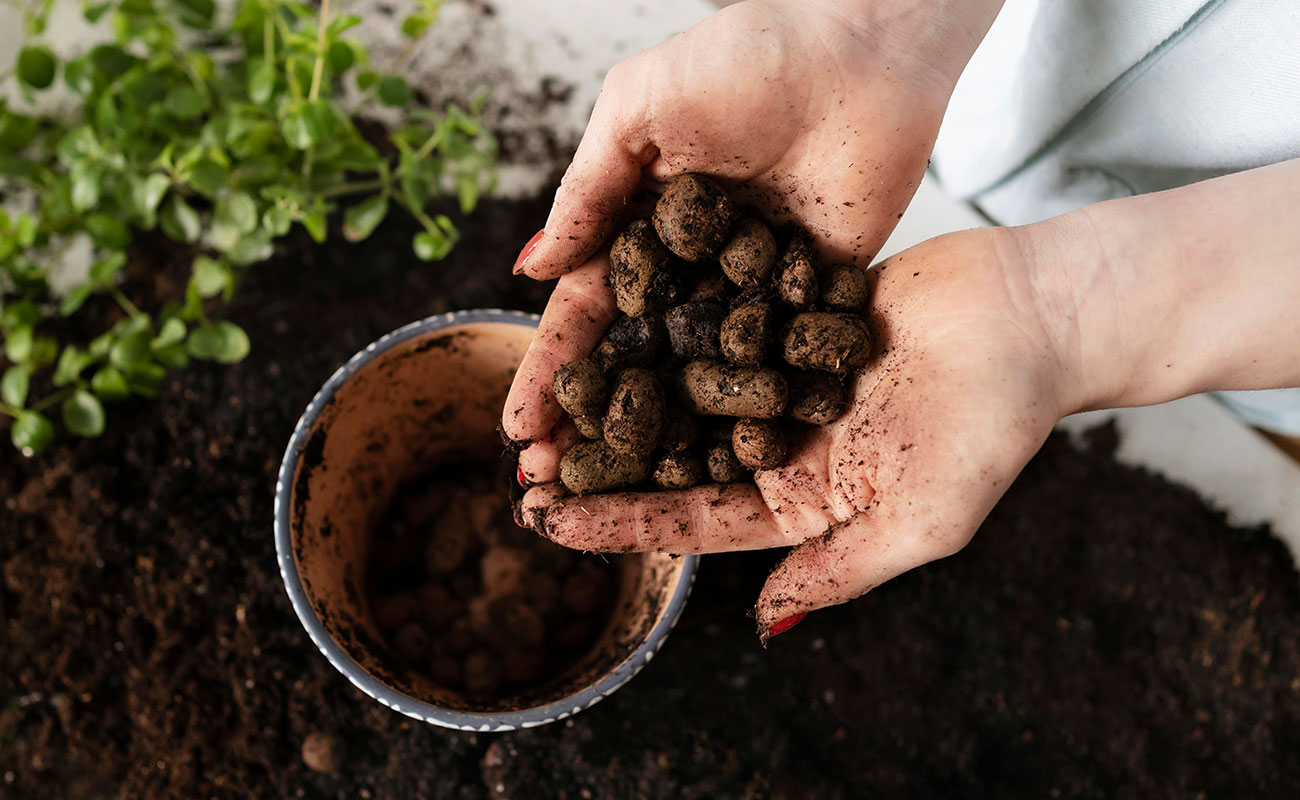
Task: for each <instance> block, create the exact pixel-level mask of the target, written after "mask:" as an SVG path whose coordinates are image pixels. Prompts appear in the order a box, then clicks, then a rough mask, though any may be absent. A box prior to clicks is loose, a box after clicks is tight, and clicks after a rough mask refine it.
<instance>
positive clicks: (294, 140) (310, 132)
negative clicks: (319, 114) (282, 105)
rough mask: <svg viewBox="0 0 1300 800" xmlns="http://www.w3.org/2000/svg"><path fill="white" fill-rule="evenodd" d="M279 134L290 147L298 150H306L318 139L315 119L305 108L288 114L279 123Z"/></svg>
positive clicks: (318, 131)
mask: <svg viewBox="0 0 1300 800" xmlns="http://www.w3.org/2000/svg"><path fill="white" fill-rule="evenodd" d="M280 133H281V134H283V136H284V140H285V141H286V142H288V143H289V146H290V147H293V148H296V149H298V150H306V149H307V148H308V147H311V146H312V145H313V144H315V143H316V140H317V139H318V138H320V129H319V128H318V127H317V124H316V117H315V116H314V115H313V114H312V113H311V111H310V110H309V109H307V108H300V109H298V110H296V111H292V112H290V113H289V115H288V116H286V117H285V118H284V121H283V122H281V123H280Z"/></svg>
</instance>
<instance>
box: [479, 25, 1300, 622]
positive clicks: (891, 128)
mask: <svg viewBox="0 0 1300 800" xmlns="http://www.w3.org/2000/svg"><path fill="white" fill-rule="evenodd" d="M950 5H960V6H961V7H960V8H949V6H950ZM998 5H1000V4H999V3H996V2H991V3H990V2H983V3H973V4H949V3H944V2H935V3H929V4H926V3H918V4H915V7H913V4H911V3H906V2H905V3H884V2H878V3H871V2H867V3H856V4H846V3H837V2H832V0H826V1H825V2H808V3H800V4H797V7H796V4H782V3H779V2H775V0H773V1H772V2H767V1H766V0H750V1H749V2H746V3H742V4H740V5H737V6H732V7H730V8H728V9H726V10H724V11H722V12H719V13H718V14H716V15H714V16H713V17H711V18H710V19H708V20H706V21H705V22H703V23H701V24H700V25H698V26H696V27H695V28H693V29H691V30H690V31H687V32H686V33H684V34H681V35H679V36H677V37H674V38H673V39H670V40H669V41H667V42H665V43H663V44H661V45H659V46H658V47H655V48H653V49H651V50H648V51H646V52H644V53H641V54H639V55H637V56H635V57H633V58H631V59H629V60H627V61H624V62H622V63H621V64H619V65H617V66H616V67H615V68H614V69H613V70H611V72H610V73H609V75H608V77H607V79H606V81H605V86H604V88H603V90H602V92H601V95H600V98H599V100H598V102H597V104H596V106H595V109H594V111H593V113H592V118H591V122H590V124H589V127H588V129H587V132H586V134H585V136H584V138H583V140H582V143H581V145H580V147H579V148H578V152H577V154H576V156H575V158H574V161H573V164H572V165H571V167H570V168H569V170H568V172H567V173H566V175H565V178H564V181H563V183H562V184H561V188H560V190H559V192H558V193H557V195H556V199H555V205H554V207H553V209H552V212H551V214H550V217H549V219H548V220H547V223H546V227H545V229H544V230H543V231H542V232H541V233H539V235H538V237H535V238H534V240H533V241H532V242H530V244H529V245H528V247H527V248H525V251H524V252H523V253H522V254H521V256H520V261H519V263H517V264H516V268H515V271H516V272H522V273H523V274H526V275H528V276H530V277H532V278H536V279H549V278H555V277H560V280H559V282H558V284H557V286H556V289H555V292H554V294H553V295H552V297H551V300H550V303H549V305H548V306H547V308H546V311H545V314H544V315H543V317H542V322H541V326H540V328H539V330H538V333H537V336H536V337H535V339H534V345H533V347H532V348H530V350H529V352H528V354H527V355H526V357H525V359H524V362H523V364H522V366H521V367H520V369H519V372H518V374H517V376H516V378H515V383H514V386H513V388H512V391H511V393H510V396H509V399H508V401H507V404H506V408H505V411H504V415H503V427H504V430H505V432H506V434H507V436H509V437H510V438H511V439H513V440H515V441H519V442H523V443H526V446H525V447H524V449H523V450H522V452H521V454H520V461H519V463H520V470H521V472H522V473H523V474H524V476H525V477H526V478H527V480H528V481H529V482H530V483H532V484H538V485H536V486H534V488H532V489H530V490H529V492H528V493H527V494H526V495H525V498H524V501H523V509H522V514H523V517H524V520H525V521H526V522H528V523H529V524H533V525H535V526H537V527H539V528H540V529H541V531H542V532H543V533H544V534H545V535H546V536H548V537H550V538H551V539H553V540H555V541H557V542H559V543H560V544H564V545H567V546H570V547H575V548H580V549H585V550H595V551H602V552H630V551H648V550H655V551H663V552H670V553H708V552H721V551H727V550H743V549H755V548H766V547H779V546H794V549H793V550H792V551H791V552H790V554H789V555H788V556H787V557H786V559H785V560H784V561H783V562H781V564H780V565H779V566H778V567H777V569H776V570H775V571H774V572H773V573H772V574H771V576H770V577H769V578H768V580H767V583H766V585H765V586H764V589H763V591H762V593H761V595H760V597H759V600H758V605H757V608H756V617H757V621H758V627H759V633H760V635H762V636H764V637H767V636H768V635H771V634H773V633H779V632H780V631H782V630H784V629H785V628H787V627H789V625H790V624H793V621H797V620H798V619H800V618H802V615H803V614H805V613H807V612H808V611H811V610H814V609H817V608H822V607H825V606H829V605H833V604H836V603H841V602H844V601H847V600H849V599H851V598H854V597H857V596H859V595H861V594H863V593H865V592H867V591H869V590H870V589H872V588H873V587H875V586H878V585H880V584H881V583H883V582H885V581H887V580H889V579H890V578H893V577H894V576H896V575H899V574H901V573H903V572H906V571H908V570H910V569H912V568H914V567H917V566H919V565H921V564H924V563H927V562H929V561H932V560H935V559H938V558H942V557H945V556H948V555H950V554H952V553H954V552H956V551H958V550H960V549H961V548H962V547H963V546H964V545H965V544H966V543H967V542H968V541H969V540H970V538H971V536H972V535H973V534H974V532H975V530H976V529H977V528H978V526H979V525H980V523H981V522H982V521H983V519H984V518H985V516H986V515H987V514H988V512H989V511H990V510H991V508H992V507H993V505H994V503H996V502H997V500H998V499H999V498H1000V497H1001V495H1002V494H1003V492H1004V491H1005V490H1006V489H1007V487H1008V486H1009V485H1010V483H1011V482H1012V480H1013V479H1014V478H1015V476H1016V475H1017V474H1018V473H1019V471H1020V470H1021V469H1022V468H1023V467H1024V465H1025V464H1026V463H1027V461H1028V460H1029V458H1030V457H1031V456H1032V455H1033V454H1034V452H1036V451H1037V449H1038V448H1039V447H1040V446H1041V444H1042V442H1043V441H1044V439H1045V438H1046V436H1047V435H1048V433H1049V432H1050V430H1051V427H1052V426H1053V425H1054V424H1055V422H1056V421H1057V420H1058V419H1059V418H1060V417H1061V416H1063V415H1065V414H1067V413H1070V412H1072V411H1076V410H1081V409H1083V408H1086V407H1092V406H1100V405H1110V404H1117V403H1135V402H1155V401H1157V400H1161V399H1167V398H1168V397H1172V396H1177V395H1178V394H1181V393H1186V392H1187V391H1191V390H1192V389H1203V388H1210V386H1209V385H1204V384H1215V383H1216V382H1222V380H1221V378H1220V377H1219V376H1220V373H1216V372H1215V371H1214V370H1213V369H1211V368H1210V367H1209V366H1208V364H1209V363H1210V362H1209V359H1208V358H1206V357H1205V355H1204V354H1202V356H1201V357H1200V358H1189V359H1188V361H1187V362H1186V363H1185V364H1184V365H1180V366H1183V369H1181V370H1180V371H1178V373H1177V375H1178V378H1177V379H1174V378H1164V379H1162V380H1163V381H1164V382H1163V383H1162V382H1161V381H1159V380H1157V381H1143V380H1135V379H1134V378H1133V377H1132V376H1133V371H1134V370H1141V369H1143V368H1144V367H1145V366H1147V365H1146V364H1145V362H1142V361H1141V360H1140V358H1139V357H1147V356H1150V355H1151V354H1152V353H1156V354H1158V357H1159V358H1161V359H1163V357H1164V355H1165V353H1163V352H1161V351H1160V349H1159V348H1158V347H1155V346H1152V347H1146V348H1137V350H1136V351H1135V356H1134V358H1132V359H1127V360H1126V359H1124V358H1119V357H1115V353H1113V352H1110V353H1108V349H1109V348H1110V347H1111V346H1112V344H1115V343H1113V342H1112V341H1111V339H1112V338H1115V339H1116V342H1118V339H1119V338H1122V337H1121V334H1120V333H1118V332H1117V329H1116V324H1117V323H1120V322H1124V323H1128V324H1129V326H1130V328H1131V327H1134V326H1136V327H1137V328H1138V329H1139V330H1140V329H1141V326H1142V325H1144V324H1147V325H1156V324H1158V316H1144V317H1142V318H1141V319H1140V320H1134V319H1131V318H1132V317H1135V316H1137V315H1136V314H1135V313H1134V311H1133V307H1132V304H1129V303H1121V302H1119V301H1118V299H1117V298H1119V297H1121V296H1122V295H1123V294H1124V293H1125V292H1127V291H1129V289H1130V288H1132V285H1134V284H1142V283H1145V282H1146V278H1145V277H1144V276H1143V274H1142V273H1141V271H1140V268H1139V266H1138V265H1137V264H1127V263H1120V262H1117V261H1116V260H1115V259H1113V258H1110V257H1109V255H1110V254H1111V253H1112V252H1113V249H1114V248H1115V247H1118V246H1119V243H1122V242H1124V241H1126V240H1125V236H1126V235H1130V234H1131V235H1132V236H1133V237H1134V238H1137V237H1139V236H1145V235H1147V234H1148V233H1149V231H1144V230H1142V227H1141V225H1140V224H1139V223H1136V222H1134V221H1133V216H1134V215H1133V213H1132V212H1133V211H1134V209H1126V210H1123V211H1121V212H1117V213H1113V211H1112V213H1108V212H1105V211H1103V212H1099V213H1089V212H1086V211H1085V212H1083V213H1081V214H1076V215H1070V216H1067V217H1065V218H1062V220H1060V221H1052V222H1049V223H1043V224H1041V225H1038V226H1029V227H1027V228H1021V229H987V230H979V231H968V232H964V233H959V234H953V235H949V236H945V237H941V238H939V239H935V240H932V241H930V242H926V243H924V244H921V245H919V246H917V247H915V248H912V249H911V250H908V251H906V252H904V253H901V254H899V255H897V256H895V257H893V258H891V259H889V260H887V261H885V262H884V263H882V264H880V265H878V267H877V268H876V269H875V270H873V273H872V275H873V278H872V280H873V283H874V285H873V293H872V297H873V300H872V309H871V311H870V317H871V319H870V322H871V325H872V327H873V330H874V332H875V334H876V345H875V346H876V353H875V357H874V358H873V361H872V363H871V365H870V366H869V367H868V368H867V369H866V370H864V371H863V373H862V374H861V375H860V376H859V377H858V379H857V380H856V382H855V384H854V386H853V387H852V400H851V405H850V410H849V412H848V413H847V414H845V415H844V417H842V418H841V419H840V420H839V421H837V422H835V423H833V424H831V425H828V426H826V427H824V428H819V429H816V430H814V431H812V432H810V433H809V434H808V435H807V436H806V437H805V438H804V439H803V440H802V441H799V442H798V443H797V444H796V446H795V447H794V449H793V450H792V454H791V458H790V462H789V463H788V464H787V465H786V466H784V467H781V468H779V469H774V470H766V471H760V472H758V473H756V475H755V479H754V483H753V484H736V485H729V486H702V487H697V488H694V489H689V490H685V491H678V492H666V493H633V494H620V495H598V496H588V497H583V498H574V497H566V496H565V495H564V493H563V490H562V488H561V487H560V486H559V485H558V484H557V483H555V482H556V481H557V479H558V465H559V458H560V456H561V454H562V453H563V452H564V450H565V449H567V448H568V447H569V446H570V445H572V444H573V443H574V442H576V441H578V435H577V433H576V431H575V430H574V429H573V427H572V424H571V423H568V422H567V421H566V420H565V419H564V415H563V413H562V411H561V410H560V409H559V407H558V406H557V404H556V402H555V398H554V396H553V394H552V392H551V382H552V377H553V375H554V373H555V370H556V369H558V368H559V367H560V366H561V365H563V364H565V363H567V362H569V361H571V360H574V359H576V358H580V357H582V356H585V355H587V354H588V353H589V352H590V351H591V349H592V348H593V347H594V345H595V344H596V342H597V341H598V340H599V339H600V337H601V336H602V335H603V333H604V330H605V328H606V327H607V326H608V324H609V323H610V322H611V321H612V320H613V319H614V318H615V316H616V314H617V309H616V308H615V305H614V299H613V295H612V292H611V290H610V289H609V288H608V286H607V285H606V281H605V277H606V275H607V273H608V269H609V264H608V260H607V257H606V255H605V253H604V252H602V251H601V248H602V246H603V244H604V243H605V241H606V240H607V238H608V237H609V235H610V234H611V233H612V227H613V225H614V224H615V222H616V221H617V220H618V219H619V217H620V215H621V213H622V211H623V209H624V207H625V204H626V202H627V200H628V198H629V197H630V196H631V195H632V194H633V193H634V192H635V191H636V190H637V189H638V188H639V187H641V186H644V185H646V184H654V183H655V182H657V181H662V180H664V179H666V178H669V177H672V176H674V175H678V174H681V173H684V172H702V173H708V174H711V175H715V176H718V177H720V178H722V179H724V180H726V181H728V182H730V183H733V184H743V188H742V191H744V192H745V193H746V194H745V196H744V199H745V200H746V201H748V202H751V203H753V204H754V205H755V206H757V207H759V208H760V209H762V210H763V211H764V212H765V213H766V215H767V216H768V217H769V218H771V219H775V220H783V219H792V220H794V221H796V222H798V223H799V224H800V225H801V226H803V227H804V228H805V229H807V230H808V231H809V232H810V233H811V234H812V235H813V237H814V239H815V241H816V244H817V246H818V249H819V250H820V254H821V256H822V257H823V259H824V260H825V261H827V262H834V261H859V262H862V263H866V262H868V261H869V260H870V259H871V258H872V257H873V256H874V254H875V253H876V251H877V250H878V249H879V247H880V246H881V245H882V244H883V243H884V241H885V239H886V238H887V237H888V235H889V233H890V231H891V230H892V229H893V226H894V224H895V222H896V220H897V219H898V217H900V216H901V215H902V211H903V209H904V208H905V207H906V205H907V203H908V201H909V200H910V199H911V196H912V193H913V191H914V188H915V186H916V185H917V184H918V183H919V182H920V179H921V176H922V173H923V172H924V170H925V167H926V165H927V160H928V156H929V153H930V150H931V147H932V146H933V142H934V138H935V135H936V134H937V131H938V126H939V122H940V120H941V119H942V115H943V111H944V108H945V106H946V104H947V100H948V97H949V95H950V93H951V91H952V87H953V85H954V84H955V82H956V79H957V76H958V75H959V74H960V71H961V69H962V67H964V65H965V62H966V59H967V58H969V55H970V53H971V52H973V50H974V47H975V45H976V44H977V43H978V41H979V39H980V38H981V37H982V36H983V34H984V33H985V32H986V31H987V28H988V25H989V24H991V22H992V18H993V15H995V14H996V11H997V7H998ZM846 6H851V11H846V10H845V8H846ZM876 6H879V8H876ZM1296 172H1297V170H1294V169H1293V170H1291V172H1290V173H1289V175H1288V176H1284V179H1282V180H1281V181H1280V182H1281V183H1282V184H1283V188H1285V189H1288V190H1290V189H1294V188H1295V187H1296V186H1300V180H1296ZM1275 182H1278V179H1275ZM1207 185H1208V184H1207ZM1247 189H1249V187H1247ZM1279 191H1281V190H1279ZM1122 202H1133V201H1122ZM1169 202H1173V203H1177V202H1178V201H1177V200H1174V201H1168V202H1166V203H1165V204H1164V207H1163V208H1161V209H1159V210H1158V211H1152V212H1151V213H1153V214H1157V213H1158V214H1159V215H1164V214H1165V213H1166V211H1167V210H1168V205H1169ZM1182 202H1184V203H1185V204H1188V205H1190V206H1193V207H1198V206H1199V205H1200V204H1201V203H1200V199H1199V198H1198V197H1196V196H1193V197H1191V198H1184V200H1183V201H1182ZM1101 208H1103V209H1104V206H1103V207H1101ZM1099 230H1103V231H1104V232H1103V233H1102V234H1098V231H1099ZM1126 231H1129V232H1130V233H1129V234H1126ZM1099 242H1100V244H1099ZM1181 248H1182V246H1181V245H1180V244H1178V243H1177V242H1171V243H1170V244H1169V245H1168V247H1166V248H1165V250H1162V249H1161V247H1160V246H1159V245H1153V246H1151V247H1149V251H1150V252H1149V256H1150V257H1149V259H1148V260H1152V261H1159V262H1160V263H1163V261H1161V260H1165V261H1168V260H1174V261H1176V260H1177V259H1178V258H1179V257H1180V256H1181V254H1182V249H1181ZM1166 251H1167V252H1166ZM1080 253H1088V254H1092V255H1091V257H1083V258H1081V257H1080V255H1079V254H1080ZM1156 266H1158V264H1153V265H1150V267H1151V268H1152V269H1154V268H1155V267H1156ZM1295 272H1297V273H1300V270H1295ZM1297 283H1300V281H1297ZM1148 289H1149V294H1150V295H1151V296H1152V299H1151V301H1150V302H1151V303H1152V304H1160V303H1164V305H1165V306H1168V305H1169V300H1170V298H1169V297H1168V296H1167V295H1168V291H1166V290H1163V289H1161V288H1159V287H1154V288H1153V287H1148ZM1298 294H1300V292H1298ZM1095 298H1102V299H1101V300H1097V299H1095ZM1247 300H1248V298H1243V300H1242V303H1243V304H1246V302H1247ZM1140 307H1141V302H1140V301H1139V302H1138V308H1140ZM1282 313H1283V311H1279V314H1282ZM1283 328H1284V329H1283V334H1285V335H1290V334H1291V333H1292V331H1291V330H1290V329H1287V328H1285V325H1283ZM1090 331H1096V332H1097V333H1095V334H1091V333H1090ZM1275 333H1276V331H1275ZM1294 334H1295V337H1296V338H1295V339H1294V340H1293V341H1294V342H1296V343H1298V344H1300V328H1297V329H1296V330H1295V331H1294ZM1228 338H1230V339H1231V338H1232V337H1228ZM1129 349H1130V350H1132V349H1133V348H1129ZM1148 351H1150V352H1148ZM1278 372H1279V370H1273V372H1272V373H1271V374H1270V375H1268V376H1258V377H1257V379H1254V380H1252V379H1251V378H1250V376H1244V378H1245V379H1244V381H1243V380H1238V381H1236V383H1237V384H1238V385H1241V384H1242V383H1243V382H1244V383H1245V384H1260V383H1265V384H1270V385H1272V384H1276V383H1277V381H1278V380H1287V379H1289V378H1280V377H1279V376H1278ZM1280 372H1282V373H1286V374H1289V372H1288V370H1287V369H1285V368H1284V369H1281V370H1280ZM1296 380H1297V381H1298V382H1300V375H1298V376H1296ZM1241 388H1248V387H1247V386H1244V385H1243V386H1242V387H1241Z"/></svg>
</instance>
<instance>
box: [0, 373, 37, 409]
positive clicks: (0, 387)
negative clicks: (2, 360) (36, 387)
mask: <svg viewBox="0 0 1300 800" xmlns="http://www.w3.org/2000/svg"><path fill="white" fill-rule="evenodd" d="M30 383H31V378H30V377H29V376H28V375H27V369H26V368H25V367H21V366H19V365H17V364H14V365H13V366H11V367H10V368H9V369H7V370H5V371H4V375H2V376H0V400H4V402H5V403H6V404H8V405H10V406H13V407H14V408H22V407H23V403H26V402H27V387H28V386H29V385H30Z"/></svg>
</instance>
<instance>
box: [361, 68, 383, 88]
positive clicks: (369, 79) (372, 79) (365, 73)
mask: <svg viewBox="0 0 1300 800" xmlns="http://www.w3.org/2000/svg"><path fill="white" fill-rule="evenodd" d="M378 82H379V73H378V72H375V71H374V70H372V69H367V70H362V71H361V72H359V73H357V88H358V89H360V90H361V91H363V92H366V91H369V90H370V87H371V86H374V85H375V84H376V83H378Z"/></svg>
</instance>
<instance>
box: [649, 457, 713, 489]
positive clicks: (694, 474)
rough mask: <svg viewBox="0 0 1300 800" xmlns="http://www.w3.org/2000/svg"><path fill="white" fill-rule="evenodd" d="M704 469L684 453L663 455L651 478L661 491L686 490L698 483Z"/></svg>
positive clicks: (693, 458) (697, 461)
mask: <svg viewBox="0 0 1300 800" xmlns="http://www.w3.org/2000/svg"><path fill="white" fill-rule="evenodd" d="M703 475H704V467H703V465H702V464H700V460H699V459H698V458H696V457H695V456H693V455H691V454H690V453H687V452H685V451H676V452H669V453H665V454H664V455H663V456H661V457H660V459H659V463H658V464H656V465H655V471H654V475H652V476H651V478H652V480H654V482H655V485H656V486H658V487H659V488H661V489H688V488H690V487H692V486H694V485H695V484H697V483H699V482H700V478H701V477H703Z"/></svg>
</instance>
